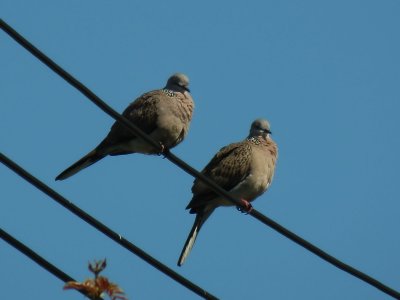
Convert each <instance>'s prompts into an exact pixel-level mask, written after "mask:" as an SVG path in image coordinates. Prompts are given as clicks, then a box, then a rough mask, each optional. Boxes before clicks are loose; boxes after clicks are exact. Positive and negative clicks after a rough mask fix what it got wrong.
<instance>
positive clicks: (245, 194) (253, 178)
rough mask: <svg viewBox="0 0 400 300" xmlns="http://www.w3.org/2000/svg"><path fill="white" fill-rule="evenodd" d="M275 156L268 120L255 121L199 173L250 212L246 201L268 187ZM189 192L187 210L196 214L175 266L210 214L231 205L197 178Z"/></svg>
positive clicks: (190, 245)
mask: <svg viewBox="0 0 400 300" xmlns="http://www.w3.org/2000/svg"><path fill="white" fill-rule="evenodd" d="M277 157H278V148H277V145H276V144H275V142H274V141H273V140H272V139H271V131H270V125H269V123H268V121H267V120H265V119H256V120H255V121H254V122H253V123H252V124H251V128H250V133H249V136H248V137H247V138H246V139H245V140H243V141H241V142H238V143H233V144H230V145H228V146H226V147H223V148H222V149H221V150H220V151H219V152H218V153H217V154H216V155H215V156H214V157H213V158H212V159H211V161H210V162H209V163H208V164H207V165H206V167H205V168H204V169H203V170H202V172H201V173H202V174H204V175H205V176H207V177H208V178H210V179H211V180H213V181H214V182H215V183H217V184H218V185H219V186H220V187H222V188H224V189H225V190H226V191H228V192H229V193H230V194H231V195H232V196H233V197H235V198H236V199H240V201H241V202H242V203H243V205H244V206H245V207H246V211H250V210H251V209H252V206H251V204H250V203H249V202H251V201H253V200H254V199H256V198H257V197H259V196H260V195H262V194H263V193H264V192H265V191H266V190H267V189H268V187H269V186H270V184H271V182H272V179H273V176H274V171H275V164H276V160H277ZM192 193H193V197H192V200H191V201H190V202H189V204H188V206H187V207H186V209H190V211H189V212H190V213H191V214H196V218H195V221H194V224H193V227H192V229H191V231H190V233H189V236H188V238H187V240H186V242H185V245H184V247H183V249H182V252H181V255H180V257H179V260H178V266H182V265H183V263H184V262H185V260H186V258H187V257H188V255H189V253H190V251H191V249H192V247H193V245H194V242H195V240H196V237H197V235H198V233H199V231H200V229H201V227H202V226H203V224H204V222H205V221H206V220H207V219H208V218H209V217H210V215H211V214H212V213H213V211H214V210H215V209H216V208H217V207H219V206H231V205H234V204H233V203H232V202H231V201H229V200H227V199H225V198H223V197H221V196H219V195H218V194H216V193H215V192H214V191H213V190H212V189H211V188H210V187H209V186H208V185H206V184H205V183H203V182H202V181H201V180H199V179H195V181H194V183H193V186H192Z"/></svg>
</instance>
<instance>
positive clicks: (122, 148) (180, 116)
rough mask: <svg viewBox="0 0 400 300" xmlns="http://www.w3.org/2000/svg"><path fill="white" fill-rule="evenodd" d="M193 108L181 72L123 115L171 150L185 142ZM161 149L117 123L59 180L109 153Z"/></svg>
mask: <svg viewBox="0 0 400 300" xmlns="http://www.w3.org/2000/svg"><path fill="white" fill-rule="evenodd" d="M193 109H194V103H193V99H192V97H191V95H190V90H189V78H188V77H187V76H186V75H184V74H182V73H176V74H174V75H172V76H171V77H170V78H169V79H168V81H167V84H166V86H165V87H164V88H163V89H159V90H154V91H151V92H148V93H145V94H143V95H141V96H140V97H139V98H137V99H136V100H135V101H133V102H132V103H131V104H130V105H129V106H128V107H127V108H126V109H125V111H124V112H123V113H122V115H123V116H124V117H125V118H127V119H128V120H129V121H131V122H132V123H133V124H135V125H136V126H138V127H139V128H140V129H142V130H143V131H144V132H145V133H147V134H148V135H150V137H152V138H153V139H154V140H155V141H158V142H160V144H161V148H162V149H171V148H173V147H175V146H176V145H178V144H179V143H180V142H182V140H183V139H184V138H185V136H186V134H187V133H188V130H189V124H190V121H191V119H192V113H193ZM159 152H160V150H159V149H156V148H154V147H153V146H151V145H149V144H148V143H147V142H146V141H144V140H143V139H141V138H140V137H138V136H136V135H134V134H133V133H132V132H131V131H130V130H129V129H127V128H126V127H125V126H124V125H122V124H120V123H119V122H115V123H114V125H113V126H112V127H111V130H110V132H109V133H108V135H107V136H106V138H105V139H104V140H103V141H102V142H101V143H100V144H99V145H98V146H97V147H96V148H94V149H93V150H92V151H90V152H89V153H88V154H87V155H85V156H84V157H82V158H81V159H80V160H78V161H77V162H76V163H74V164H73V165H72V166H70V167H69V168H67V169H66V170H65V171H63V172H61V174H60V175H58V176H57V177H56V180H64V179H66V178H68V177H70V176H72V175H74V174H76V173H77V172H79V171H81V170H82V169H84V168H87V167H89V166H90V165H92V164H94V163H95V162H97V161H99V160H100V159H102V158H104V157H106V156H107V155H111V156H115V155H123V154H130V153H143V154H158V153H159Z"/></svg>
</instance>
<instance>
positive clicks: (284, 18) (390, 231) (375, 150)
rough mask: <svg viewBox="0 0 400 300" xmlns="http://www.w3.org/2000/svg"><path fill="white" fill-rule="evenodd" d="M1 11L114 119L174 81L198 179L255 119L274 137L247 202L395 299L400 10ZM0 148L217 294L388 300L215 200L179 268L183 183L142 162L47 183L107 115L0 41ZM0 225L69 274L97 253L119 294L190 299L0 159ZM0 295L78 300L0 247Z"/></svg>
mask: <svg viewBox="0 0 400 300" xmlns="http://www.w3.org/2000/svg"><path fill="white" fill-rule="evenodd" d="M0 12H1V17H2V18H3V19H4V20H5V21H6V22H8V23H9V24H10V25H12V26H14V27H15V28H16V29H17V30H18V31H19V32H20V33H22V34H23V35H24V36H25V37H26V38H28V39H29V40H30V41H31V42H33V43H34V44H35V45H36V46H37V47H39V48H40V49H41V50H43V51H44V52H45V53H46V54H48V55H49V56H50V57H51V58H53V59H54V60H55V61H56V62H58V63H59V64H60V65H61V66H62V67H64V68H65V69H66V70H68V71H70V72H71V73H72V74H74V75H75V76H76V77H77V78H78V79H79V80H81V81H82V82H83V83H85V84H86V85H87V86H88V87H90V88H91V89H93V91H94V92H95V93H96V94H98V95H99V96H100V97H101V98H103V99H105V100H106V101H107V102H108V103H109V104H110V105H111V106H112V107H113V108H115V109H116V110H118V111H120V112H121V111H122V110H123V109H124V108H125V107H126V106H127V104H128V103H130V102H131V101H132V100H133V99H134V98H135V97H137V96H138V95H140V94H142V93H143V92H145V91H148V90H151V89H156V88H160V87H162V86H163V85H164V84H165V81H166V79H167V78H168V77H169V75H171V74H172V73H174V72H176V71H180V72H185V73H186V74H188V75H189V77H190V79H191V90H192V95H193V97H194V99H195V102H196V110H195V114H194V119H193V122H192V126H191V131H190V132H189V135H188V137H187V139H186V140H185V141H184V142H183V143H182V144H181V145H179V146H178V147H177V148H175V149H174V150H173V152H174V153H175V154H177V155H178V156H180V157H181V158H183V159H184V160H186V161H187V162H189V163H190V164H191V165H193V166H194V167H196V168H197V169H201V168H202V167H203V166H204V165H205V164H206V163H207V162H208V161H209V160H210V158H211V157H212V155H213V154H214V153H215V152H216V151H218V150H219V149H220V148H221V147H222V146H224V145H226V144H228V143H231V142H235V141H239V140H241V139H243V138H244V137H245V136H246V135H247V133H248V129H249V126H250V123H251V121H252V120H253V119H255V118H257V117H265V118H268V119H269V120H270V122H271V124H272V131H273V134H274V135H273V138H274V139H275V141H276V142H277V143H278V145H279V149H280V153H279V154H280V156H279V161H278V165H277V172H276V176H275V179H274V182H273V184H272V186H271V188H270V190H269V191H268V192H267V193H266V194H264V195H263V196H262V197H260V198H259V199H257V200H256V201H255V202H254V206H255V207H256V208H257V209H258V210H260V211H261V212H263V213H265V214H266V215H268V216H269V217H271V218H272V219H274V220H276V221H278V222H279V223H281V224H282V225H284V226H286V227H287V228H289V229H291V230H292V231H294V232H296V233H297V234H299V235H300V236H302V237H304V238H306V239H307V240H309V241H310V242H312V243H315V244H316V245H318V246H320V247H321V248H322V249H324V250H326V251H327V252H329V253H330V254H332V255H335V256H337V257H338V258H340V259H342V260H343V261H345V262H347V263H349V264H351V265H353V266H354V267H357V268H359V269H360V270H362V271H364V272H366V273H368V274H370V275H372V276H374V277H376V278H377V279H379V280H381V281H383V282H384V283H386V284H388V285H390V286H392V287H394V288H396V289H397V290H399V289H400V272H399V270H400V260H399V253H400V237H399V234H398V230H399V227H400V218H399V210H400V202H399V198H400V192H399V175H398V172H399V171H398V170H399V168H400V155H399V153H400V137H399V133H398V129H399V124H398V122H399V114H400V88H399V86H400V85H399V83H400V55H399V54H400V36H399V28H400V17H399V15H400V1H397V0H384V1H369V0H367V1H366V0H362V1H361V0H359V1H355V0H346V1H344V0H339V1H317V0H315V1H310V0H306V1H244V2H243V1H241V2H239V1H236V2H234V1H233V2H232V1H231V2H229V3H228V2H223V3H222V1H221V2H218V1H201V3H200V2H199V1H197V2H196V3H194V1H191V3H189V2H188V1H177V0H171V1H161V0H158V1H92V0H88V1H76V0H73V1H19V0H2V1H1V2H0ZM0 53H1V55H0V69H1V71H0V103H1V109H0V136H1V139H0V151H1V152H3V153H5V154H6V155H8V156H9V157H10V158H12V159H14V160H15V161H16V162H17V163H19V164H21V165H22V166H24V167H25V168H26V169H27V170H28V171H30V172H31V173H33V174H34V175H36V176H37V177H39V178H40V179H41V180H43V181H44V182H45V183H47V184H49V185H50V186H51V187H52V188H54V189H55V190H57V191H58V192H60V193H61V194H63V195H64V196H66V197H67V198H68V199H70V200H71V201H72V202H74V203H75V204H76V205H78V206H79V207H81V208H82V209H84V210H86V211H88V212H89V213H90V214H92V215H93V216H95V217H96V218H98V219H99V220H101V221H102V222H104V223H105V224H107V225H108V226H110V227H111V228H112V229H114V230H115V231H117V232H119V233H120V234H122V235H123V236H125V237H126V238H127V239H129V240H131V241H132V242H133V243H135V244H137V245H138V246H139V247H142V248H143V249H144V250H145V251H148V252H149V253H150V254H151V255H153V256H155V257H157V258H158V259H159V260H161V261H162V262H163V263H165V264H167V265H168V266H170V267H172V268H173V269H174V270H176V271H178V272H179V273H181V274H182V275H184V276H186V277H188V278H189V279H191V280H193V281H194V282H196V283H197V284H199V285H200V286H202V287H204V288H205V289H207V290H208V291H210V292H212V293H214V294H215V295H217V296H218V297H220V298H222V299H328V300H329V299H388V296H386V295H384V294H383V293H381V292H380V291H378V290H376V289H375V288H372V287H370V286H368V285H367V284H365V283H363V282H361V281H360V280H358V279H355V278H353V277H351V276H350V275H348V274H346V273H344V272H342V271H340V270H338V269H336V268H335V267H333V266H331V265H329V264H327V263H326V262H324V261H322V260H321V259H319V258H317V257H315V256H314V255H312V254H310V253H309V252H308V251H306V250H304V249H303V248H301V247H299V246H297V245H296V244H294V243H293V242H291V241H289V240H287V239H286V238H285V237H283V236H281V235H279V234H278V233H276V232H275V231H273V230H271V229H270V228H268V227H265V226H264V225H262V224H261V223H259V222H258V221H256V220H255V219H253V218H251V217H249V216H245V215H241V214H240V213H239V212H237V211H236V210H235V209H234V208H221V209H219V210H217V211H216V213H215V214H214V216H213V217H211V218H210V220H209V221H208V222H207V223H206V224H205V226H204V228H203V229H202V232H201V233H200V235H199V237H198V240H197V242H196V245H195V247H194V249H193V251H192V253H191V255H190V257H189V259H188V260H187V262H186V264H185V265H184V266H183V267H181V268H179V267H177V266H176V261H177V259H178V256H179V253H180V251H181V247H182V245H183V243H184V241H185V239H186V236H187V234H188V232H189V230H190V227H191V226H192V222H193V216H192V215H190V214H189V213H188V212H187V211H185V206H186V204H187V203H188V201H189V200H190V198H191V192H190V187H191V184H192V180H193V179H192V178H191V177H190V176H189V175H187V174H186V173H184V172H183V171H181V170H180V169H178V168H176V167H175V166H174V165H172V164H171V163H170V162H169V161H168V160H165V159H162V158H161V157H157V156H154V157H152V156H143V155H130V156H120V157H108V158H106V159H104V160H103V161H101V162H99V163H98V164H96V165H93V166H92V167H90V168H88V169H86V170H84V171H82V172H81V173H79V174H78V175H76V176H74V177H72V178H70V179H69V180H66V181H63V182H55V181H54V177H55V176H56V175H57V174H58V173H59V172H60V171H62V170H63V169H65V168H66V167H67V166H69V165H70V164H71V163H73V162H74V161H75V160H77V159H78V158H80V157H81V156H83V155H84V154H86V153H87V152H88V151H89V150H91V149H92V148H93V147H94V146H95V145H97V143H98V142H99V141H100V140H101V139H102V138H103V137H104V136H105V135H106V134H107V133H108V130H109V127H110V126H111V124H112V123H113V120H112V119H111V118H110V117H108V116H107V115H105V114H104V113H103V112H101V111H100V110H99V109H98V108H97V107H95V106H94V105H93V104H91V103H90V102H89V101H87V100H86V98H85V97H84V96H83V95H81V94H80V93H79V92H77V91H76V90H75V89H74V88H72V87H71V86H70V85H69V84H67V83H66V82H64V81H63V80H62V79H61V78H59V77H58V76H57V75H56V74H54V73H53V72H51V71H50V70H49V69H48V68H47V67H45V66H44V65H42V64H41V63H40V62H39V61H37V60H36V59H35V58H34V57H32V56H31V55H30V54H28V52H27V51H26V50H24V49H23V48H21V47H20V46H19V45H17V44H16V43H15V42H14V41H13V40H11V39H10V38H9V37H8V36H7V35H6V34H5V33H3V32H0ZM0 185H1V189H0V198H1V206H2V208H1V210H0V226H1V227H2V228H3V229H5V230H6V231H8V232H9V233H11V234H13V235H14V236H15V237H16V238H18V239H20V240H21V241H23V242H24V243H26V244H27V245H29V246H30V247H31V248H32V249H34V250H35V251H37V252H38V253H40V254H41V255H43V256H44V257H45V258H47V259H48V260H49V261H51V262H52V263H54V264H55V265H57V266H58V267H60V268H61V269H62V270H64V271H65V272H67V273H68V274H70V275H71V276H72V277H74V278H76V279H79V280H82V279H85V278H86V277H88V276H89V273H88V271H87V268H86V265H87V261H89V260H93V259H99V258H103V257H107V259H108V262H109V266H108V268H107V270H106V272H105V275H108V276H109V277H110V279H111V280H112V281H115V282H117V283H118V284H120V286H121V287H122V288H123V289H124V290H125V291H126V292H127V295H128V296H129V297H130V299H198V297H197V296H196V295H194V294H192V293H191V292H190V291H189V290H187V289H186V288H184V287H182V286H181V285H179V284H178V283H176V282H174V281H172V280H171V279H169V278H168V277H166V276H165V275H163V274H161V273H159V272H158V271H157V270H155V269H154V268H153V267H151V266H149V265H148V264H146V263H145V262H143V261H142V260H140V259H139V258H137V257H136V256H134V255H132V254H130V253H129V252H128V251H127V250H125V249H123V248H121V247H120V246H118V245H116V244H115V243H114V242H112V241H110V240H109V239H108V238H106V237H105V236H104V235H103V234H101V233H99V232H98V231H96V230H95V229H93V228H91V227H90V226H88V225H87V224H86V223H84V222H83V221H81V220H80V219H78V218H76V217H75V216H74V215H72V214H71V213H70V212H68V211H66V210H65V209H64V208H62V207H61V206H59V205H58V204H56V203H54V202H53V201H52V200H51V199H50V198H48V197H47V196H45V195H44V194H42V193H41V192H39V191H38V190H36V189H35V188H34V187H32V186H30V185H29V184H28V183H26V182H24V181H23V180H21V179H20V178H19V177H18V176H17V175H15V174H14V173H12V172H11V171H9V170H8V169H7V168H6V167H4V166H0ZM0 262H1V268H0V282H1V283H0V286H1V287H2V289H1V290H2V295H1V297H2V298H4V299H42V300H50V299H60V300H62V299H68V300H71V299H77V300H79V299H82V296H81V295H80V294H78V293H75V292H73V291H65V292H64V291H62V286H63V284H62V282H60V281H59V280H58V279H57V278H55V277H53V276H52V275H51V274H50V273H48V272H47V271H45V270H43V269H42V268H40V267H39V266H37V265H36V264H35V263H33V262H31V261H30V260H29V259H28V258H26V257H25V256H24V255H22V254H21V253H19V252H17V251H15V250H14V249H13V248H11V247H10V246H9V245H8V244H6V243H4V242H3V241H0Z"/></svg>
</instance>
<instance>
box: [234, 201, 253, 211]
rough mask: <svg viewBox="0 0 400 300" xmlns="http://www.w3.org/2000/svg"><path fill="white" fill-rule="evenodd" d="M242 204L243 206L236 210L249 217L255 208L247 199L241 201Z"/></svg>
mask: <svg viewBox="0 0 400 300" xmlns="http://www.w3.org/2000/svg"><path fill="white" fill-rule="evenodd" d="M240 202H241V203H242V204H243V206H239V205H238V206H236V209H237V210H238V211H240V212H241V213H243V214H246V215H248V214H249V213H250V212H251V211H252V210H253V206H252V205H251V204H250V202H249V201H247V200H245V199H240Z"/></svg>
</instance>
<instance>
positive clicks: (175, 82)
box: [165, 73, 190, 92]
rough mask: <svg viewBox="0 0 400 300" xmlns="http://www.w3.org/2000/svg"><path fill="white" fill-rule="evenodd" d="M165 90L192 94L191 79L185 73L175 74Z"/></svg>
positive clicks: (169, 79)
mask: <svg viewBox="0 0 400 300" xmlns="http://www.w3.org/2000/svg"><path fill="white" fill-rule="evenodd" d="M165 88H167V89H169V90H173V91H178V92H184V91H186V92H190V90H189V78H188V77H187V76H186V75H185V74H183V73H175V74H174V75H172V76H171V77H170V78H168V81H167V85H166V86H165Z"/></svg>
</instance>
